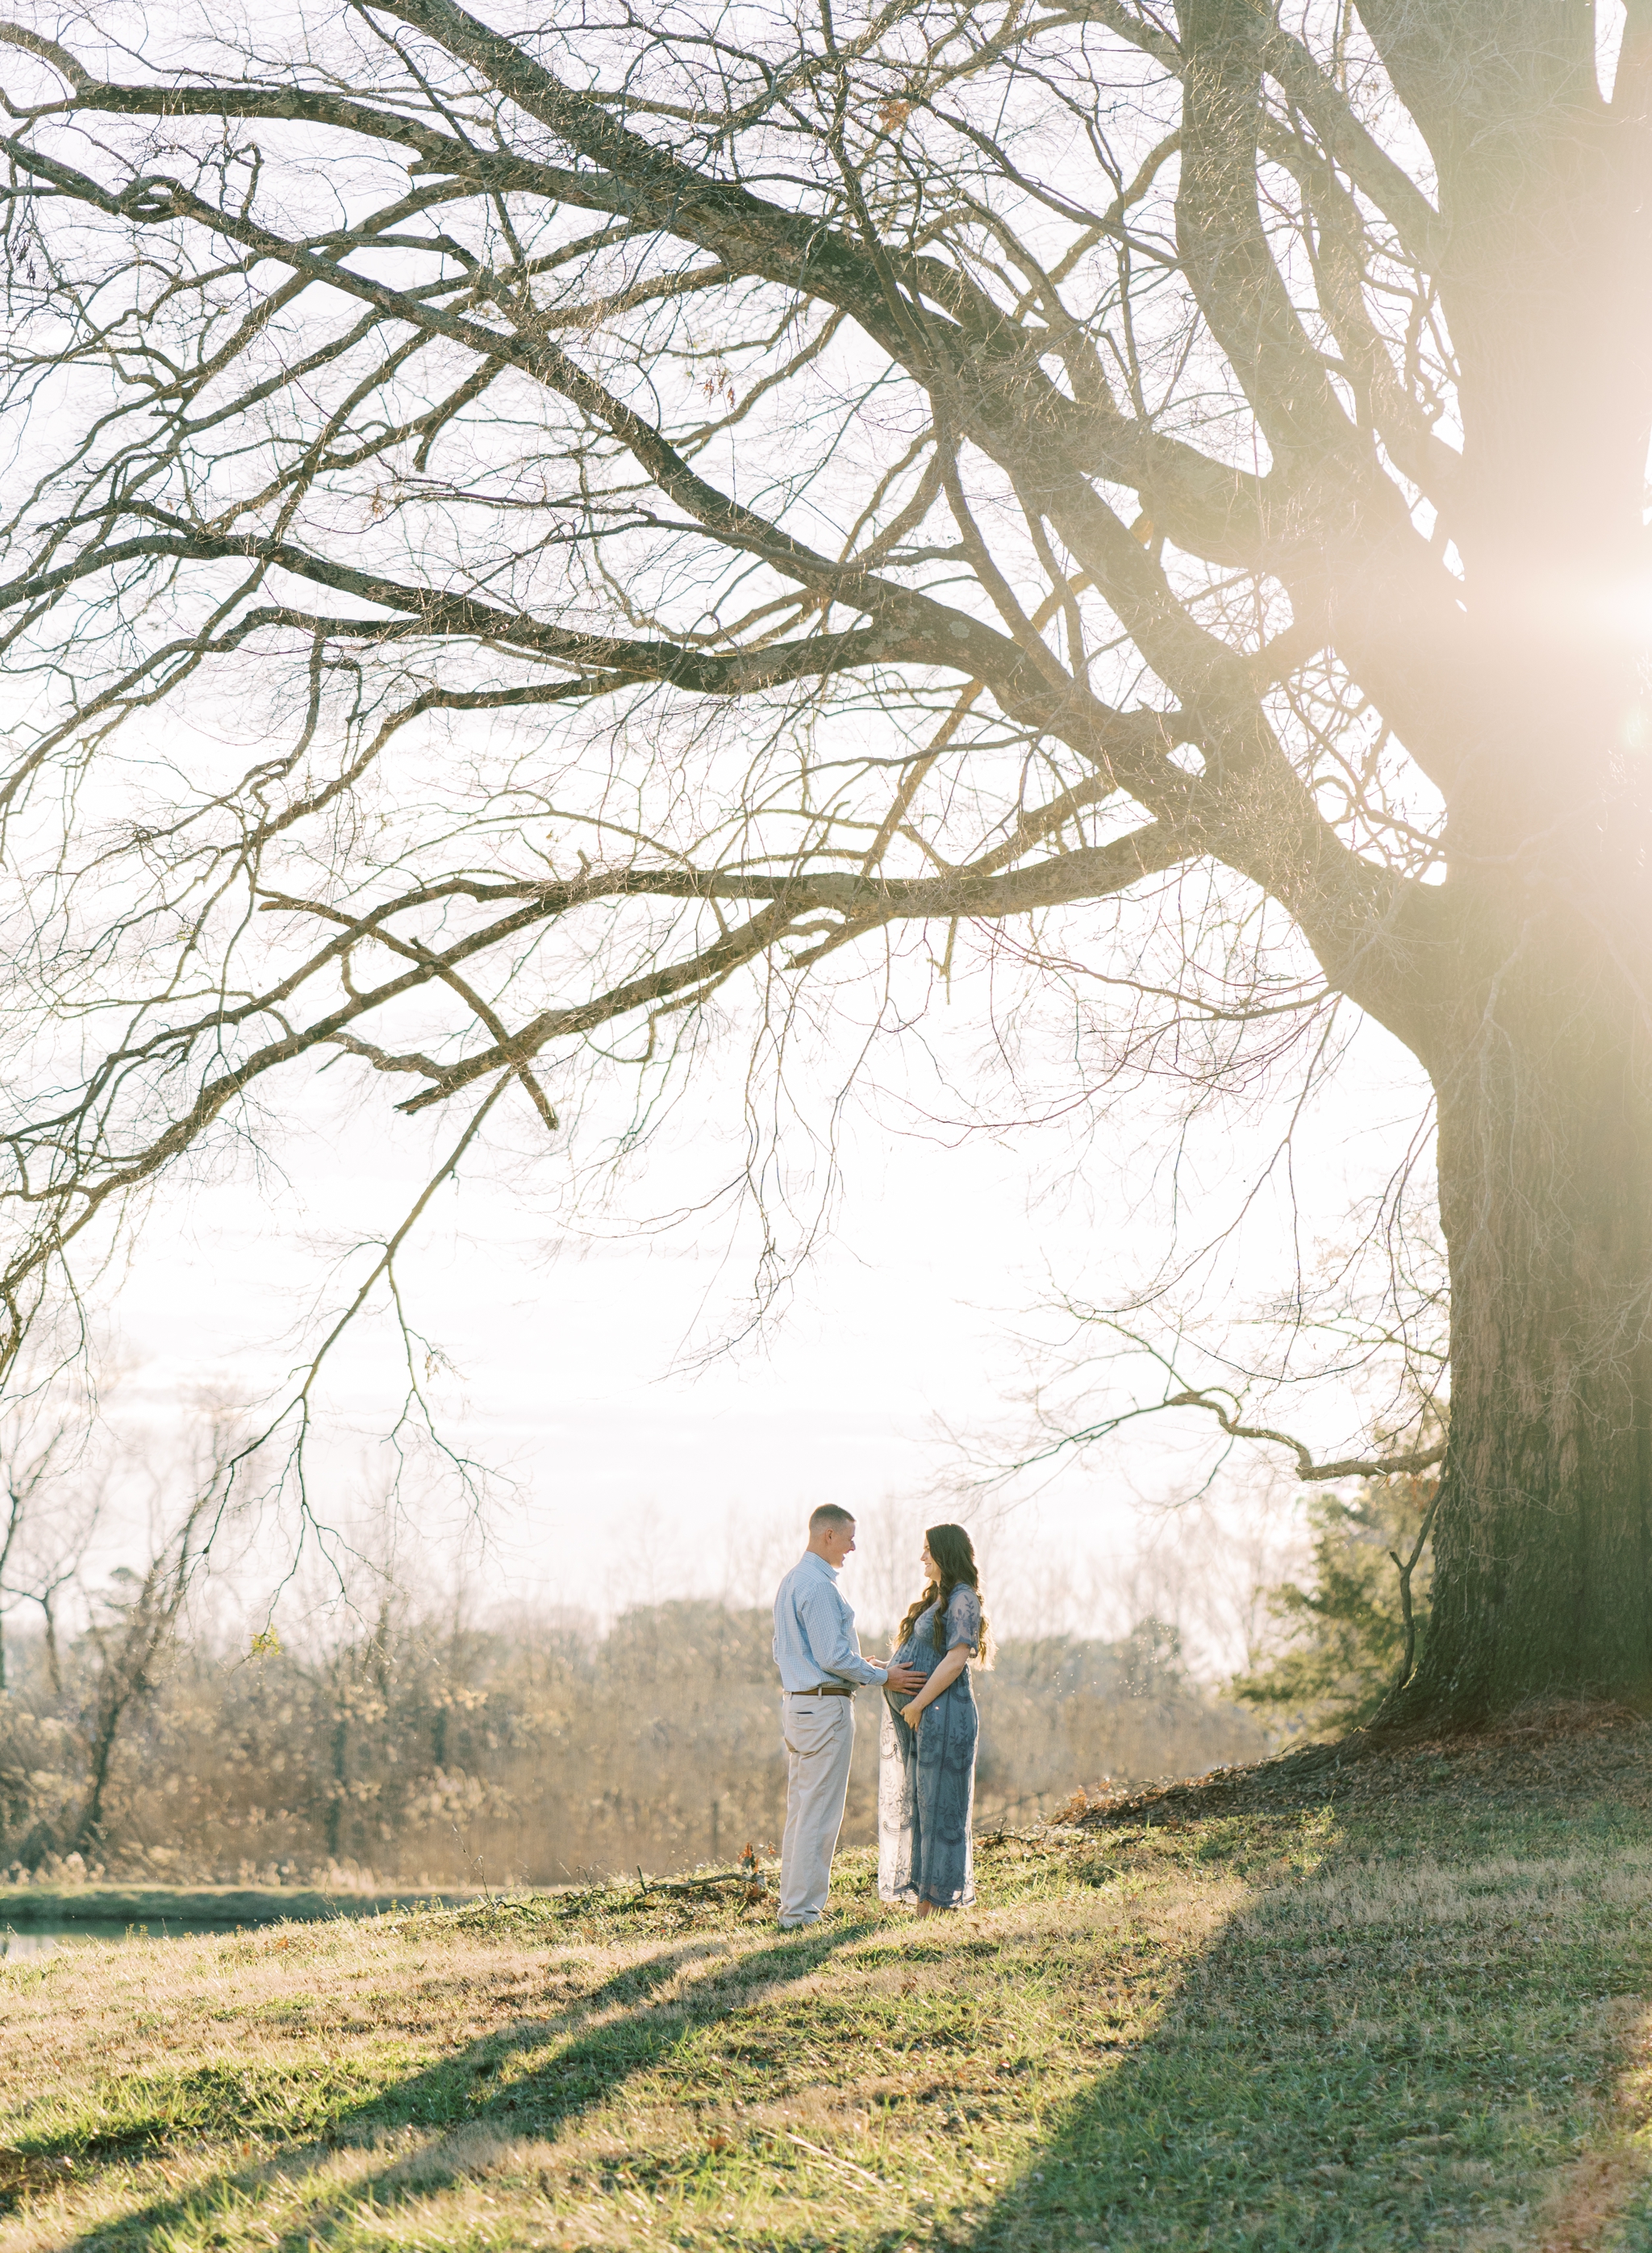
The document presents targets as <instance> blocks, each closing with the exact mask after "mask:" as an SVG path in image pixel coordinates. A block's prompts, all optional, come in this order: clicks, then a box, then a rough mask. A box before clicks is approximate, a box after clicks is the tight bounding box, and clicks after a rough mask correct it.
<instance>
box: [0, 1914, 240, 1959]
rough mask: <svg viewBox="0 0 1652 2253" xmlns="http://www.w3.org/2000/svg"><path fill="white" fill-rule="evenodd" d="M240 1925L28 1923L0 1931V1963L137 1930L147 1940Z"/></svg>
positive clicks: (97, 1920)
mask: <svg viewBox="0 0 1652 2253" xmlns="http://www.w3.org/2000/svg"><path fill="white" fill-rule="evenodd" d="M247 1929H248V1928H247V1925H246V1924H245V1923H244V1922H242V1923H240V1924H205V1923H202V1924H186V1923H185V1922H184V1921H183V1920H182V1919H181V1918H177V1917H166V1918H154V1919H151V1920H150V1922H147V1923H143V1924H138V1923H130V1924H129V1923H126V1922H117V1921H116V1920H115V1918H113V1917H85V1918H82V1919H80V1920H79V1921H78V1922H75V1923H73V1924H31V1925H28V1926H26V1927H25V1928H24V1930H23V1931H21V1932H17V1931H13V1930H12V1929H10V1927H8V1928H6V1929H3V1930H0V1966H3V1965H4V1964H22V1963H26V1962H28V1961H29V1959H30V1958H31V1957H38V1956H55V1955H56V1954H57V1952H58V1950H59V1949H63V1948H89V1947H90V1946H91V1944H92V1943H93V1942H94V1941H95V1940H124V1939H125V1938H126V1936H127V1935H128V1933H136V1934H138V1935H140V1936H142V1937H143V1938H144V1939H148V1940H189V1939H207V1940H210V1939H212V1938H213V1936H216V1935H220V1934H224V1933H229V1932H245V1931H246V1930H247Z"/></svg>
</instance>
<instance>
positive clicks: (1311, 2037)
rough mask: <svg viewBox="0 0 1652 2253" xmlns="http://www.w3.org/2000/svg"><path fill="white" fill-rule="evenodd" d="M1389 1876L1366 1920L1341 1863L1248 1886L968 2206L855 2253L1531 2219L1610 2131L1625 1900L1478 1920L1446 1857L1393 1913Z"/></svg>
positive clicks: (1340, 2238) (1424, 2239) (1225, 2250)
mask: <svg viewBox="0 0 1652 2253" xmlns="http://www.w3.org/2000/svg"><path fill="white" fill-rule="evenodd" d="M1369 1852H1370V1845H1369V1842H1367V1846H1366V1853H1367V1855H1369ZM1392 1867H1393V1869H1394V1870H1395V1872H1396V1873H1402V1874H1399V1875H1398V1876H1397V1877H1396V1878H1395V1879H1394V1880H1388V1881H1387V1882H1390V1883H1391V1884H1392V1886H1393V1887H1394V1893H1393V1901H1392V1910H1391V1914H1387V1915H1362V1914H1359V1913H1356V1914H1353V1915H1349V1914H1348V1913H1347V1910H1346V1907H1345V1906H1344V1907H1342V1908H1340V1909H1339V1905H1338V1894H1339V1880H1345V1879H1351V1878H1355V1877H1356V1873H1357V1882H1358V1884H1360V1885H1362V1886H1363V1887H1366V1888H1367V1890H1368V1891H1369V1890H1370V1887H1371V1886H1372V1869H1371V1864H1370V1860H1369V1859H1363V1857H1362V1856H1361V1855H1359V1854H1357V1853H1356V1852H1351V1851H1350V1852H1346V1853H1342V1854H1334V1855H1332V1856H1331V1857H1329V1858H1328V1859H1327V1861H1326V1863H1325V1864H1324V1865H1323V1866H1321V1870H1320V1872H1319V1873H1316V1876H1315V1877H1314V1879H1313V1880H1308V1881H1307V1882H1306V1883H1305V1884H1303V1885H1300V1886H1292V1887H1288V1888H1281V1889H1279V1891H1278V1892H1276V1893H1273V1894H1266V1895H1264V1896H1262V1897H1260V1898H1259V1899H1258V1901H1255V1902H1254V1903H1252V1904H1251V1905H1250V1906H1249V1907H1248V1908H1246V1909H1244V1910H1243V1911H1242V1912H1241V1913H1240V1914H1239V1915H1237V1917H1235V1918H1234V1919H1233V1920H1232V1922H1230V1924H1229V1925H1228V1926H1227V1927H1226V1928H1224V1929H1223V1931H1222V1932H1221V1933H1220V1934H1219V1935H1218V1936H1217V1937H1216V1939H1215V1940H1214V1941H1213V1943H1211V1944H1210V1946H1209V1948H1208V1949H1207V1950H1205V1951H1204V1952H1203V1954H1202V1955H1201V1956H1200V1957H1198V1958H1197V1959H1196V1960H1195V1962H1194V1963H1193V1964H1191V1965H1190V1966H1189V1968H1188V1970H1187V1971H1186V1972H1185V1974H1184V1976H1183V1977H1182V1979H1181V1983H1180V1985H1179V1987H1178V1989H1177V1991H1176V1992H1175V1994H1174V1996H1173V1997H1172V1998H1171V2000H1170V2001H1169V2003H1168V2006H1167V2008H1166V2010H1165V2013H1164V2015H1163V2017H1162V2018H1161V2020H1160V2022H1159V2025H1158V2026H1157V2027H1156V2028H1155V2030H1154V2033H1152V2034H1151V2035H1150V2036H1149V2037H1148V2038H1147V2040H1145V2041H1143V2042H1141V2043H1140V2045H1138V2046H1136V2047H1128V2048H1120V2049H1119V2050H1118V2052H1117V2054H1115V2055H1112V2056H1111V2057H1108V2056H1107V2055H1106V2050H1105V2041H1098V2044H1097V2048H1098V2053H1100V2054H1099V2056H1098V2063H1099V2064H1100V2070H1099V2072H1098V2077H1097V2079H1096V2080H1095V2081H1094V2082H1093V2083H1091V2086H1090V2087H1089V2088H1087V2089H1085V2090H1084V2092H1083V2093H1082V2094H1081V2095H1080V2096H1077V2097H1076V2098H1075V2099H1074V2100H1073V2101H1072V2102H1071V2103H1069V2104H1068V2105H1067V2106H1066V2107H1065V2108H1064V2109H1063V2112H1062V2114H1061V2115H1060V2117H1059V2119H1058V2121H1057V2123H1056V2127H1055V2130H1054V2132H1053V2133H1051V2134H1049V2136H1047V2137H1046V2138H1044V2139H1043V2141H1042V2143H1041V2145H1040V2146H1039V2147H1038V2149H1037V2150H1036V2151H1035V2153H1034V2154H1033V2155H1032V2156H1031V2157H1030V2158H1029V2159H1028V2161H1027V2163H1026V2165H1025V2166H1023V2167H1022V2168H1021V2171H1020V2173H1019V2174H1018V2176H1017V2178H1016V2180H1014V2182H1013V2183H1012V2184H1010V2185H1009V2186H1008V2187H1007V2188H1006V2189H1005V2191H1004V2192H1003V2193H1002V2194H1001V2195H1000V2196H999V2197H998V2198H997V2199H996V2200H995V2201H994V2202H993V2205H992V2207H991V2208H989V2209H987V2210H986V2212H985V2213H984V2214H977V2215H975V2216H973V2217H972V2219H971V2220H970V2221H969V2222H963V2221H962V2220H960V2221H959V2222H956V2223H954V2224H953V2225H952V2226H951V2228H950V2229H949V2228H948V2227H947V2226H946V2225H945V2224H944V2222H938V2223H937V2224H936V2226H935V2228H934V2229H933V2230H932V2232H931V2233H930V2234H928V2235H927V2236H920V2237H919V2238H918V2239H917V2240H916V2241H915V2239H914V2235H913V2232H912V2230H911V2229H910V2227H908V2228H907V2229H900V2230H895V2231H890V2232H882V2233H880V2234H879V2235H878V2236H876V2237H875V2238H870V2239H868V2253H896V2248H899V2247H909V2248H910V2247H911V2246H913V2245H914V2243H915V2242H916V2243H922V2244H925V2245H944V2246H948V2247H952V2248H956V2249H958V2253H964V2249H968V2253H1079V2249H1084V2248H1092V2247H1093V2248H1105V2249H1109V2253H1137V2249H1144V2253H1145V2249H1147V2248H1148V2247H1151V2248H1153V2249H1154V2253H1195V2249H1196V2253H1318V2249H1321V2248H1323V2249H1326V2253H1331V2249H1342V2253H1393V2249H1397V2248H1406V2247H1412V2246H1418V2247H1420V2246H1424V2245H1434V2246H1442V2245H1445V2246H1451V2247H1453V2248H1455V2247H1459V2246H1464V2245H1467V2244H1469V2243H1481V2244H1482V2245H1484V2246H1486V2247H1487V2248H1490V2247H1494V2246H1501V2245H1503V2244H1504V2243H1510V2242H1526V2239H1525V2235H1524V2233H1525V2231H1526V2229H1528V2228H1529V2226H1530V2221H1531V2213H1532V2209H1533V2208H1535V2207H1536V2206H1537V2205H1538V2204H1543V2205H1544V2207H1545V2210H1546V2208H1547V2206H1548V2205H1551V2204H1552V2203H1553V2198H1554V2189H1555V2187H1556V2186H1560V2187H1564V2182H1565V2176H1566V2172H1567V2170H1568V2169H1569V2168H1571V2167H1572V2166H1574V2165H1575V2164H1576V2163H1577V2161H1578V2155H1579V2152H1580V2151H1583V2150H1585V2149H1586V2148H1588V2147H1592V2146H1595V2147H1598V2146H1599V2145H1600V2139H1601V2138H1602V2136H1603V2135H1605V2136H1606V2137H1607V2138H1608V2140H1609V2139H1610V2138H1611V2137H1612V2135H1613V2133H1614V2131H1613V2130H1612V2129H1611V2127H1610V2125H1609V2124H1603V2123H1604V2116H1603V2111H1602V2108H1601V2104H1600V2096H1601V2094H1602V2092H1603V2090H1604V2089H1606V2088H1607V2086H1608V2085H1609V2084H1610V2082H1612V2080H1613V2078H1614V2074H1615V2072H1616V2071H1617V2070H1618V2069H1619V2068H1621V2066H1622V2065H1623V2064H1624V2062H1625V2061H1626V2055H1627V2053H1628V2046H1629V2041H1628V2038H1629V2037H1630V2035H1631V2033H1632V2031H1633V2029H1634V2028H1635V2026H1636V2025H1637V2024H1639V2023H1640V2022H1641V2021H1642V2019H1643V2016H1644V2006H1645V2000H1646V1997H1647V1994H1648V1991H1649V1987H1652V1936H1649V1933H1648V1931H1647V1929H1646V1919H1645V1916H1644V1914H1643V1910H1644V1906H1645V1904H1644V1902H1642V1901H1625V1902H1624V1903H1622V1904H1621V1906H1620V1907H1618V1908H1614V1907H1612V1906H1611V1905H1610V1904H1606V1905H1604V1906H1603V1904H1602V1903H1601V1902H1600V1901H1594V1902H1593V1903H1590V1904H1587V1905H1586V1907H1587V1913H1586V1914H1573V1913H1572V1912H1570V1911H1565V1910H1559V1911H1557V1910H1553V1909H1546V1908H1544V1901H1543V1894H1542V1888H1541V1887H1537V1888H1535V1889H1534V1891H1533V1893H1532V1894H1531V1896H1530V1901H1526V1897H1525V1896H1524V1895H1516V1894H1514V1893H1512V1892H1511V1894H1510V1895H1509V1897H1508V1898H1507V1899H1506V1901H1505V1902H1504V1904H1503V1908H1502V1914H1495V1913H1493V1914H1488V1913H1486V1911H1487V1904H1488V1901H1491V1900H1493V1898H1494V1897H1495V1893H1496V1885H1497V1881H1496V1880H1495V1877H1489V1878H1488V1879H1487V1880H1486V1881H1485V1883H1484V1886H1483V1887H1482V1888H1481V1890H1480V1891H1479V1892H1478V1893H1477V1892H1476V1889H1475V1880H1474V1874H1473V1872H1472V1869H1470V1870H1468V1871H1467V1872H1466V1873H1460V1874H1462V1876H1463V1882H1462V1884H1461V1886H1460V1887H1459V1889H1458V1890H1457V1892H1456V1893H1455V1894H1453V1893H1450V1892H1449V1891H1447V1892H1446V1893H1445V1894H1441V1895H1440V1896H1439V1897H1438V1898H1436V1899H1434V1900H1433V1901H1432V1902H1431V1901H1430V1899H1429V1896H1428V1894H1427V1892H1426V1888H1425V1887H1424V1889H1423V1890H1422V1891H1421V1892H1420V1893H1419V1894H1418V1895H1417V1897H1416V1898H1415V1899H1408V1896H1407V1894H1406V1891H1405V1883H1406V1880H1405V1876H1404V1874H1403V1873H1404V1872H1405V1869H1406V1865H1405V1863H1403V1862H1401V1861H1400V1860H1398V1859H1396V1860H1395V1861H1394V1863H1393V1865H1392ZM1433 1867H1434V1866H1432V1864H1430V1865H1426V1866H1424V1873H1425V1875H1426V1871H1427V1870H1428V1869H1432V1868H1433ZM1447 1874H1448V1876H1449V1875H1451V1874H1453V1873H1447ZM1383 1883H1384V1878H1383V1877H1382V1875H1381V1873H1378V1875H1377V1880H1376V1885H1377V1887H1378V1888H1380V1887H1381V1886H1382V1885H1383ZM1554 1890H1555V1894H1556V1897H1557V1898H1559V1897H1560V1896H1563V1895H1564V1894H1565V1882H1564V1881H1563V1880H1559V1879H1558V1880H1556V1886H1555V1889H1554ZM1346 1901H1347V1888H1346V1887H1343V1888H1342V1902H1343V1903H1344V1904H1346ZM1523 1903H1524V1906H1523ZM1098 2031H1099V2030H1098ZM1509 2229H1513V2230H1514V2237H1513V2239H1512V2240H1511V2239H1510V2238H1509V2237H1508V2236H1506V2235H1505V2234H1504V2233H1505V2232H1506V2231H1507V2230H1509ZM1538 2234H1539V2236H1542V2235H1543V2233H1542V2231H1541V2230H1540V2231H1539V2233H1538ZM1531 2242H1536V2240H1533V2241H1531ZM1544 2242H1545V2243H1547V2242H1551V2241H1550V2240H1549V2239H1548V2238H1547V2237H1546V2236H1545V2237H1544ZM1566 2242H1570V2241H1566ZM1578 2242H1579V2243H1581V2242H1584V2241H1581V2240H1579V2241H1578ZM1588 2242H1590V2243H1593V2242H1594V2241H1593V2240H1590V2241H1588Z"/></svg>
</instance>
